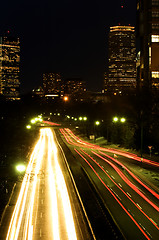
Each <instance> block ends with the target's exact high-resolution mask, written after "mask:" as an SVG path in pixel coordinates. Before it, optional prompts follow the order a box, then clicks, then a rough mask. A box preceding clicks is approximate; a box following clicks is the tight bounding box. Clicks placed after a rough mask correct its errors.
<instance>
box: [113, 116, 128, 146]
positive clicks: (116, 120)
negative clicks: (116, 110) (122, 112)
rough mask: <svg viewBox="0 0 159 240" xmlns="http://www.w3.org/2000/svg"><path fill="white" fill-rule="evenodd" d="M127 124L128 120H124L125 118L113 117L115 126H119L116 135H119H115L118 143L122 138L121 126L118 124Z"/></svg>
mask: <svg viewBox="0 0 159 240" xmlns="http://www.w3.org/2000/svg"><path fill="white" fill-rule="evenodd" d="M125 122H126V118H124V117H117V116H115V117H113V123H114V124H115V125H116V124H117V126H118V128H116V130H115V133H116V134H117V133H118V134H117V135H115V139H116V140H117V142H118V140H119V138H120V137H121V132H119V125H118V124H120V123H121V124H123V123H125ZM117 130H118V131H117Z"/></svg>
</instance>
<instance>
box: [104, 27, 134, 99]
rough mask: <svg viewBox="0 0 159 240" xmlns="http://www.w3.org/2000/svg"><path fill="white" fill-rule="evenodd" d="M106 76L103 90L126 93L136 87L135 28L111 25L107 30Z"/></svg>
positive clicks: (115, 93)
mask: <svg viewBox="0 0 159 240" xmlns="http://www.w3.org/2000/svg"><path fill="white" fill-rule="evenodd" d="M108 57H109V62H108V76H107V79H106V81H105V84H106V86H105V91H106V92H108V93H110V94H114V95H118V94H120V95H124V94H128V93H129V92H130V91H132V92H133V91H134V90H135V88H136V42H135V28H134V27H132V26H120V25H119V26H113V27H110V32H109V48H108Z"/></svg>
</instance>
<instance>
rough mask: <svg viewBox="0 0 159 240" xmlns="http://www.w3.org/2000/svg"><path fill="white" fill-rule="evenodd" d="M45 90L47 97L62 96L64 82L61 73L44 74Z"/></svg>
mask: <svg viewBox="0 0 159 240" xmlns="http://www.w3.org/2000/svg"><path fill="white" fill-rule="evenodd" d="M43 90H44V94H45V95H47V96H49V95H50V96H51V95H57V96H60V95H61V93H62V92H63V89H62V80H61V75H60V73H44V74H43Z"/></svg>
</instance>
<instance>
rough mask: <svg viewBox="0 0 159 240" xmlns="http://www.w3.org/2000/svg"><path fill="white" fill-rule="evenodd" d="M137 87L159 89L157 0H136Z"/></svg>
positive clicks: (158, 12)
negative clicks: (138, 60) (138, 57)
mask: <svg viewBox="0 0 159 240" xmlns="http://www.w3.org/2000/svg"><path fill="white" fill-rule="evenodd" d="M137 26H138V28H137V40H138V43H139V52H138V55H139V56H140V62H139V64H138V67H137V79H138V86H139V88H145V89H147V90H157V91H158V90H159V57H158V56H159V0H138V1H137Z"/></svg>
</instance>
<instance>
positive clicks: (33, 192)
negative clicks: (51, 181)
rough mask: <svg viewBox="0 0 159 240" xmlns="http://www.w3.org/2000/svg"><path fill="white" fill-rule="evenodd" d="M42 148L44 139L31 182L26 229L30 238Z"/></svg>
mask: <svg viewBox="0 0 159 240" xmlns="http://www.w3.org/2000/svg"><path fill="white" fill-rule="evenodd" d="M44 148H45V139H44V141H43V142H42V143H41V147H40V151H39V156H38V159H37V165H36V169H35V177H34V182H33V189H32V194H31V201H30V205H29V206H30V209H29V210H30V211H29V216H30V217H29V229H28V239H29V240H31V239H32V235H33V223H32V218H33V207H34V199H35V192H36V186H37V175H38V173H39V170H40V168H41V161H42V158H43V154H44Z"/></svg>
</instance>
